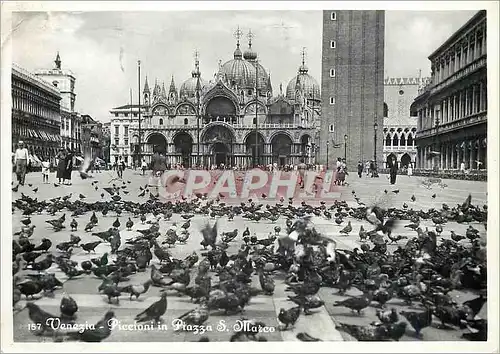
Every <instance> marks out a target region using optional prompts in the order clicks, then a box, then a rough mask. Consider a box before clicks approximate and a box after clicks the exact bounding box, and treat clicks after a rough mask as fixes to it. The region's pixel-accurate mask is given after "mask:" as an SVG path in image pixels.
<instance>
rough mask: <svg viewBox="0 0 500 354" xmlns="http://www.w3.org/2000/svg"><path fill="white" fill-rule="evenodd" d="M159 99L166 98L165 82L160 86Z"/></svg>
mask: <svg viewBox="0 0 500 354" xmlns="http://www.w3.org/2000/svg"><path fill="white" fill-rule="evenodd" d="M161 97H167V92H166V91H165V82H162V84H161Z"/></svg>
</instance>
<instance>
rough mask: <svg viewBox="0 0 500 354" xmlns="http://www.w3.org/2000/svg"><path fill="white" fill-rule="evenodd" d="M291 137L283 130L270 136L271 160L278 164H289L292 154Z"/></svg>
mask: <svg viewBox="0 0 500 354" xmlns="http://www.w3.org/2000/svg"><path fill="white" fill-rule="evenodd" d="M292 144H293V142H292V139H291V138H290V136H289V135H288V134H286V133H284V132H278V133H276V134H275V135H274V136H273V137H272V138H271V150H272V154H273V162H276V163H277V164H278V165H279V166H283V165H286V164H289V163H290V162H291V156H290V155H291V154H292Z"/></svg>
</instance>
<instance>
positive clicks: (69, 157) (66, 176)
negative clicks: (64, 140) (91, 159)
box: [63, 149, 75, 186]
mask: <svg viewBox="0 0 500 354" xmlns="http://www.w3.org/2000/svg"><path fill="white" fill-rule="evenodd" d="M74 156H75V155H74V153H73V151H71V150H70V149H68V150H67V151H66V157H65V158H64V165H65V168H64V172H63V184H66V185H68V186H71V174H72V173H73V158H74ZM66 181H67V182H66Z"/></svg>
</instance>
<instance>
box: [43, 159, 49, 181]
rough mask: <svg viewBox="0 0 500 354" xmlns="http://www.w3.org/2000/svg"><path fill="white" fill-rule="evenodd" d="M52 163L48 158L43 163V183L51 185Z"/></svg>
mask: <svg viewBox="0 0 500 354" xmlns="http://www.w3.org/2000/svg"><path fill="white" fill-rule="evenodd" d="M49 173H50V162H49V161H48V159H47V158H45V159H43V161H42V183H49Z"/></svg>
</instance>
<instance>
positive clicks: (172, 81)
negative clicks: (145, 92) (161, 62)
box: [169, 75, 175, 92]
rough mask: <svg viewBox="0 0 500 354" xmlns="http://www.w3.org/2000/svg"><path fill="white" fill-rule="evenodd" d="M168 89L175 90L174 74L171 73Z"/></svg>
mask: <svg viewBox="0 0 500 354" xmlns="http://www.w3.org/2000/svg"><path fill="white" fill-rule="evenodd" d="M169 91H170V92H171V91H175V82H174V75H172V80H170V89H169Z"/></svg>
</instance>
